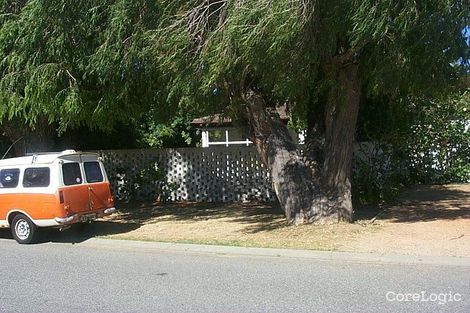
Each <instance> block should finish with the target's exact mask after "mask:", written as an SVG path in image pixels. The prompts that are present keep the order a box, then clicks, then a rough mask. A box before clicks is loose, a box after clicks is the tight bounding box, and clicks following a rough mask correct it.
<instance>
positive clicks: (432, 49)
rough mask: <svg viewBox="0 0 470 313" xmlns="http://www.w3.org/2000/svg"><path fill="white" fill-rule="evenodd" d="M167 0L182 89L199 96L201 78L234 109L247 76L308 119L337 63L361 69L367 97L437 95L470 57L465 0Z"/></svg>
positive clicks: (169, 42) (170, 46) (171, 53)
mask: <svg viewBox="0 0 470 313" xmlns="http://www.w3.org/2000/svg"><path fill="white" fill-rule="evenodd" d="M163 3H164V4H166V14H165V17H166V20H165V22H164V24H165V27H164V28H162V29H161V32H162V35H163V34H165V38H164V39H165V40H164V41H163V44H162V42H160V43H161V44H162V47H161V48H162V49H161V50H160V51H163V53H162V54H161V55H160V58H161V61H160V63H161V64H163V66H164V68H165V69H168V68H172V69H173V75H176V76H177V78H174V84H173V85H172V89H173V90H174V93H175V94H178V95H181V93H184V92H185V91H190V92H191V93H194V92H195V88H194V83H195V82H194V80H193V78H194V77H197V78H198V81H197V85H196V87H197V88H196V89H197V90H198V91H199V93H202V94H205V95H206V96H208V97H211V96H214V95H215V96H219V97H218V99H217V101H218V102H221V101H224V102H225V103H226V104H227V105H231V103H232V102H230V100H234V99H233V98H231V97H230V96H231V94H230V92H233V90H236V89H237V88H238V87H239V86H238V85H237V84H239V83H240V80H242V79H251V80H254V81H255V82H256V85H257V86H258V88H260V89H261V90H262V91H263V92H264V93H265V94H266V96H267V97H269V98H270V99H273V100H279V101H285V100H289V101H290V102H292V103H295V104H296V108H297V110H299V113H300V114H299V115H300V117H305V116H306V112H305V111H306V110H305V107H308V106H312V105H314V104H315V102H318V101H320V100H321V99H319V98H320V96H321V94H322V93H323V92H324V90H325V89H327V88H328V86H329V85H331V84H333V83H334V80H333V78H332V77H331V73H332V72H333V71H334V62H333V61H332V60H333V59H334V58H337V59H341V58H342V59H344V60H346V59H349V60H350V61H354V62H358V63H359V64H360V66H361V73H362V78H363V81H364V84H363V85H364V93H365V94H367V95H369V94H371V95H383V94H387V95H390V96H393V97H403V96H409V95H410V94H417V95H420V94H422V93H423V92H430V91H432V92H436V91H438V90H443V89H444V90H445V89H446V88H447V87H448V86H449V83H450V84H451V82H452V79H454V78H456V77H457V76H458V71H459V69H457V68H456V67H452V66H450V64H451V63H455V60H458V59H459V58H462V59H465V60H468V58H469V52H468V45H467V44H466V42H465V36H464V35H463V34H462V30H463V29H464V28H465V26H466V24H467V20H468V17H469V7H468V6H467V4H468V3H466V2H465V1H441V0H433V1H421V2H416V1H388V0H383V1H372V0H371V1H368V0H365V1H363V0H361V1H358V0H357V1H319V0H317V1H315V0H310V1H297V0H288V1H286V0H262V1H259V0H243V1H241V0H222V1H205V0H204V1H201V0H199V1H163ZM189 86H191V87H193V88H190V87H189ZM222 96H225V97H222ZM227 100H229V101H227ZM233 103H236V101H234V102H233Z"/></svg>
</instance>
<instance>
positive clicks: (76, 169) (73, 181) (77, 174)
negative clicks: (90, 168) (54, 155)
mask: <svg viewBox="0 0 470 313" xmlns="http://www.w3.org/2000/svg"><path fill="white" fill-rule="evenodd" d="M62 176H63V178H64V185H65V186H71V185H78V184H81V183H82V172H81V171H80V164H78V163H64V164H62Z"/></svg>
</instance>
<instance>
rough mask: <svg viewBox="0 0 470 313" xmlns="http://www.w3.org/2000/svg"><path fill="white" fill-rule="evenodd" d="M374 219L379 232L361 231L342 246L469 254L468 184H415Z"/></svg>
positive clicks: (385, 252)
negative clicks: (416, 185)
mask: <svg viewBox="0 0 470 313" xmlns="http://www.w3.org/2000/svg"><path fill="white" fill-rule="evenodd" d="M375 223H376V224H378V225H380V226H381V228H380V229H381V231H380V232H377V233H373V234H367V235H360V236H358V237H356V238H355V239H354V240H353V241H352V242H350V243H349V244H347V245H344V246H342V247H341V249H342V250H347V251H359V252H372V253H381V254H389V253H400V254H408V255H428V256H438V255H439V256H461V257H470V185H444V186H420V187H417V188H414V189H412V190H410V191H408V192H406V193H404V194H403V195H402V197H400V199H398V201H397V203H395V204H393V205H389V206H387V207H386V209H385V210H384V211H383V213H381V214H380V215H379V218H378V219H377V221H376V222H375Z"/></svg>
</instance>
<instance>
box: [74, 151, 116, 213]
mask: <svg viewBox="0 0 470 313" xmlns="http://www.w3.org/2000/svg"><path fill="white" fill-rule="evenodd" d="M81 161H82V165H83V172H84V175H85V182H86V184H87V186H88V193H89V197H90V206H91V207H92V208H93V209H94V210H97V209H104V208H108V207H110V206H112V205H113V203H112V196H111V189H110V184H109V181H108V179H107V177H106V172H105V170H104V166H103V163H101V161H99V160H98V159H97V157H96V156H94V155H82V156H81Z"/></svg>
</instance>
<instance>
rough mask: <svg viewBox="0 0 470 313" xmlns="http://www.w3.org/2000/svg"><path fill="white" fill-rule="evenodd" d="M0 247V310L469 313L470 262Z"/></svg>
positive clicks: (87, 245)
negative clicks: (324, 258) (465, 263)
mask: <svg viewBox="0 0 470 313" xmlns="http://www.w3.org/2000/svg"><path fill="white" fill-rule="evenodd" d="M101 242H102V241H101ZM0 251H1V261H0V277H1V279H0V312H15V313H16V312H22V313H27V312H34V313H40V312H63V313H72V312H76V313H86V312H110V313H111V312H112V313H120V312H214V313H215V312H221V313H222V312H227V313H228V312H282V313H285V312H309V313H310V312H426V313H427V312H452V313H456V312H461V313H468V312H470V264H469V266H468V267H467V266H444V265H424V264H385V263H378V262H377V263H370V262H358V261H354V262H351V261H344V260H329V261H325V260H319V259H309V258H297V257H285V256H283V257H276V256H257V255H233V254H215V255H214V254H207V253H197V252H184V251H180V252H178V251H164V250H159V249H145V248H141V247H139V246H138V245H136V246H135V247H134V246H132V245H125V246H120V245H119V244H112V245H106V244H100V243H96V242H94V241H93V240H87V241H84V242H81V243H76V244H72V243H70V242H68V243H67V242H65V243H64V242H62V243H57V242H56V243H51V242H48V243H41V244H37V245H29V246H24V245H19V244H17V243H16V242H14V241H13V240H11V239H8V238H5V237H3V238H2V239H0ZM405 300H408V301H405Z"/></svg>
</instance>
